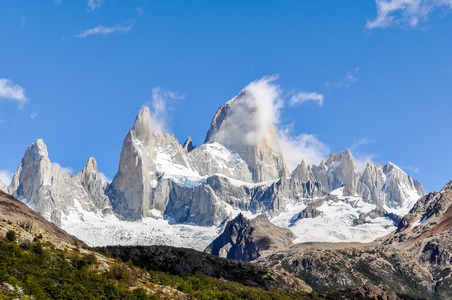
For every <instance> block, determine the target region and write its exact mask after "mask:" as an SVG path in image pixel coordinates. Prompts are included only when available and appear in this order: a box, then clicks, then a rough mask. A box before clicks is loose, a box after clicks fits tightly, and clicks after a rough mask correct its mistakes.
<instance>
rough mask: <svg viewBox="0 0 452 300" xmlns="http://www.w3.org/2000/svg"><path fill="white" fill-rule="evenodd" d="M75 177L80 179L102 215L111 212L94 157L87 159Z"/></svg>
mask: <svg viewBox="0 0 452 300" xmlns="http://www.w3.org/2000/svg"><path fill="white" fill-rule="evenodd" d="M76 178H77V180H79V181H80V183H81V185H82V187H83V188H84V189H85V191H86V193H87V194H88V196H89V198H90V199H91V200H92V202H93V204H94V206H95V207H96V208H97V209H99V210H100V211H101V212H102V214H104V215H107V214H109V213H111V211H112V207H111V205H110V200H109V199H108V197H107V196H106V195H105V190H104V188H103V183H102V179H101V176H100V173H99V170H98V169H97V162H96V159H95V158H94V157H90V158H89V159H88V162H87V163H86V166H85V168H84V169H83V170H82V171H80V173H78V174H77V175H76Z"/></svg>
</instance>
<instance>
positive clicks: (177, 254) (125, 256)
mask: <svg viewBox="0 0 452 300" xmlns="http://www.w3.org/2000/svg"><path fill="white" fill-rule="evenodd" d="M98 250H100V251H108V252H109V253H110V254H111V255H113V256H116V257H119V258H121V259H122V260H123V261H128V260H129V259H130V260H132V262H133V263H134V264H135V265H136V266H139V267H142V268H146V269H148V270H157V271H163V272H167V273H170V274H173V275H179V274H184V273H191V274H196V273H201V274H204V275H207V276H212V277H215V278H222V279H226V280H230V281H235V282H240V283H241V284H244V285H247V286H251V287H256V288H260V289H265V290H270V289H275V290H283V291H307V292H310V291H312V289H311V288H310V287H309V286H308V285H307V284H305V283H304V282H303V281H302V280H299V279H297V278H295V277H294V276H292V275H290V274H288V273H287V272H281V271H276V270H273V269H271V268H268V267H265V266H262V265H258V264H253V263H247V262H242V261H237V260H230V259H224V258H220V257H216V256H214V255H210V254H206V253H202V252H198V251H195V250H192V249H184V248H174V247H168V246H147V247H146V246H131V247H121V246H109V247H105V248H99V249H98Z"/></svg>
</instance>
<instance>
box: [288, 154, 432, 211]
mask: <svg viewBox="0 0 452 300" xmlns="http://www.w3.org/2000/svg"><path fill="white" fill-rule="evenodd" d="M292 177H295V178H298V179H300V180H301V181H306V180H311V181H319V182H321V183H322V186H323V187H324V189H325V190H326V191H328V192H331V191H333V190H336V189H338V188H340V187H342V186H343V185H346V186H347V187H348V188H350V189H351V190H352V191H354V192H356V193H357V194H358V195H359V196H361V197H362V198H363V199H365V200H366V201H368V202H370V203H374V204H377V205H382V206H383V205H386V206H389V207H396V206H402V205H403V204H404V202H405V201H407V200H411V201H415V200H417V199H418V198H419V197H422V196H423V195H424V189H423V188H422V185H421V184H420V183H419V182H418V181H416V180H413V179H412V178H411V177H410V176H409V175H408V174H406V173H405V172H404V171H402V170H401V169H400V168H399V167H397V166H396V165H394V164H393V163H390V162H388V163H387V164H386V165H383V166H382V165H380V164H377V165H373V164H369V163H367V166H366V168H365V169H364V171H363V173H362V174H361V173H360V172H359V170H358V168H357V167H356V163H355V159H354V158H353V156H352V154H351V152H350V150H344V151H342V153H334V154H330V157H329V158H328V160H327V161H326V163H324V162H323V161H322V162H321V163H320V164H319V165H318V166H316V165H312V166H306V163H305V162H304V161H302V162H301V163H300V164H299V165H298V166H297V167H296V168H295V170H294V171H293V172H292Z"/></svg>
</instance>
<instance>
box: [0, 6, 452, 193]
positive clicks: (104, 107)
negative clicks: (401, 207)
mask: <svg viewBox="0 0 452 300" xmlns="http://www.w3.org/2000/svg"><path fill="white" fill-rule="evenodd" d="M451 10H452V1H438V0H431V1H425V0H392V1H381V0H365V1H347V0H344V1H332V0H331V1H289V0H287V1H262V0H260V1H187V0H184V1H172V0H166V1H112V0H104V1H99V0H97V1H68V0H61V1H2V3H1V4H0V42H1V47H0V139H1V141H2V146H1V147H0V170H1V171H0V178H8V176H9V177H11V174H12V173H14V172H15V171H16V169H17V166H18V165H19V163H20V160H21V159H22V157H23V154H24V152H25V150H26V149H27V147H28V146H29V145H30V143H32V142H34V141H35V140H36V139H37V138H42V139H44V142H45V143H46V144H47V147H48V150H49V156H50V159H51V161H52V162H57V163H59V164H60V165H61V166H63V167H67V168H70V169H72V170H73V172H74V173H77V172H79V171H80V170H81V169H82V168H83V167H84V165H85V163H86V161H87V160H88V158H89V157H90V156H94V157H95V158H96V159H97V161H98V167H99V169H100V171H102V172H103V173H104V174H105V175H106V176H107V177H109V178H110V179H111V178H113V176H114V174H115V173H116V171H117V168H118V164H119V154H120V151H121V147H122V142H123V139H124V138H125V136H126V134H127V132H128V130H129V129H130V128H131V126H132V125H133V122H134V119H135V116H136V114H137V113H138V111H139V110H140V109H141V108H142V107H143V105H149V106H150V107H151V108H152V107H153V105H154V106H155V104H156V103H157V104H160V105H163V107H164V108H165V109H164V110H159V111H158V112H164V113H161V114H160V115H159V118H160V119H161V121H162V122H164V123H165V126H166V128H167V129H168V131H169V132H171V133H173V134H174V135H175V136H176V137H177V138H178V139H179V141H180V142H181V143H183V142H184V141H185V139H186V138H187V137H188V136H191V137H192V138H193V140H194V143H195V145H200V144H202V143H203V141H204V138H205V135H206V133H207V130H208V128H209V125H210V121H211V119H212V117H213V115H214V113H215V112H216V110H217V109H218V107H219V106H220V105H221V104H223V103H225V102H226V101H228V100H229V99H231V98H232V97H234V96H235V95H236V94H238V93H239V92H240V90H241V89H243V88H244V87H245V86H247V85H248V84H249V83H250V82H252V81H255V80H258V79H260V78H262V77H264V76H275V77H276V75H277V77H278V78H277V79H276V80H274V81H272V83H271V84H273V85H277V86H278V89H279V90H280V91H281V99H280V100H281V101H282V106H281V107H280V108H279V109H278V111H277V113H278V124H277V125H278V128H280V130H284V132H285V134H286V136H287V137H288V139H291V141H292V142H294V143H295V145H300V147H305V148H306V149H307V151H317V153H320V155H325V153H326V152H339V151H342V150H344V149H346V148H351V149H352V152H353V154H354V155H355V156H356V157H358V159H359V160H360V161H363V162H364V161H366V160H371V161H372V162H374V163H386V162H387V161H391V162H393V163H395V164H397V165H399V166H400V167H402V168H403V169H404V170H405V171H407V172H408V173H409V174H410V175H411V176H412V177H413V178H415V179H418V180H419V181H420V182H421V183H422V184H423V185H424V187H425V188H426V190H428V191H433V190H439V189H440V188H441V187H442V186H443V185H444V184H445V183H447V182H448V181H450V180H452V176H451V172H450V170H451V169H452V160H451V159H450V153H449V149H451V148H452V142H451V139H450V124H451V121H450V120H451V117H450V114H451V112H452V101H451V100H452V99H451V98H452V12H451ZM297 100H298V101H297ZM291 101H292V102H291ZM291 104H292V105H291ZM297 143H298V144H297ZM303 143H304V144H303ZM303 149H304V148H303ZM318 151H320V152H318Z"/></svg>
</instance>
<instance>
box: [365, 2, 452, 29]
mask: <svg viewBox="0 0 452 300" xmlns="http://www.w3.org/2000/svg"><path fill="white" fill-rule="evenodd" d="M375 2H376V4H377V17H376V18H375V20H372V21H370V20H367V23H366V28H367V29H374V28H387V27H392V26H407V25H408V26H410V27H412V28H414V27H416V26H418V24H419V22H420V21H427V20H428V16H429V14H430V13H431V12H432V11H434V10H437V9H440V10H443V11H448V10H450V9H452V0H375Z"/></svg>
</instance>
